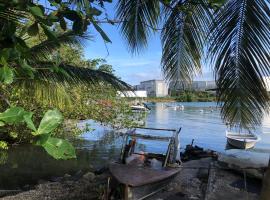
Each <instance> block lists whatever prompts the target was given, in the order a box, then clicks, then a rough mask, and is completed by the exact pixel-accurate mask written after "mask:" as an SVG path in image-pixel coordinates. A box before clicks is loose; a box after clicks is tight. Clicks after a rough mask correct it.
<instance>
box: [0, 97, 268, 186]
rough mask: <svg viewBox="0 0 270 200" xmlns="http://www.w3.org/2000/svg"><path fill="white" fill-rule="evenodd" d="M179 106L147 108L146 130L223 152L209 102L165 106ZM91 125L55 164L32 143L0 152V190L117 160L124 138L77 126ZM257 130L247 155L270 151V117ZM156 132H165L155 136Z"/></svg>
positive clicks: (144, 145) (145, 145) (157, 148)
mask: <svg viewBox="0 0 270 200" xmlns="http://www.w3.org/2000/svg"><path fill="white" fill-rule="evenodd" d="M170 104H171V105H180V104H182V105H184V107H185V108H184V110H174V109H173V108H172V107H167V106H166V105H168V103H166V104H165V103H156V104H149V107H151V111H150V113H148V115H147V118H146V122H145V124H146V127H153V128H174V129H178V128H179V127H182V130H181V133H180V143H181V148H182V150H183V148H184V147H185V145H187V144H190V143H191V141H192V139H194V144H195V145H198V146H201V147H204V148H209V149H213V150H216V151H224V150H225V148H226V138H225V130H226V126H225V124H224V123H223V122H222V120H221V118H220V110H219V108H217V107H216V103H214V102H196V103H195V102H189V103H170ZM85 123H90V124H91V126H92V128H94V129H95V130H94V131H91V132H86V133H85V134H83V135H82V137H81V138H80V139H78V140H76V141H74V142H73V143H74V145H75V146H76V148H77V159H76V160H75V159H73V160H68V161H57V160H54V159H52V158H51V157H50V156H48V155H47V154H46V152H44V150H43V149H41V148H39V147H33V146H31V145H26V146H17V147H12V148H10V149H9V150H8V152H1V151H0V172H1V173H0V190H1V189H17V188H22V187H24V188H25V189H28V188H29V186H27V187H26V186H25V185H31V184H36V183H37V182H38V181H39V180H40V179H45V180H55V178H56V177H58V176H63V175H64V174H66V173H69V174H75V173H77V174H78V173H83V172H86V171H87V170H89V169H90V168H91V167H92V166H94V167H95V168H100V167H102V166H104V164H106V163H108V162H110V161H112V160H115V159H117V158H118V156H119V152H120V149H121V147H122V142H123V138H122V137H121V136H119V135H118V134H115V133H114V131H112V130H111V129H109V128H107V127H104V126H100V125H99V124H96V123H93V121H91V120H88V121H84V122H81V123H80V124H79V126H83V125H84V124H85ZM256 132H257V133H258V134H259V135H260V137H261V141H259V142H258V143H257V144H256V147H255V148H254V149H252V151H264V152H270V117H269V116H266V117H265V119H264V121H263V124H262V126H261V127H258V128H257V130H256ZM159 134H162V135H164V134H166V133H165V132H160V133H159ZM138 142H139V143H140V145H139V149H138V150H143V151H150V150H151V151H154V152H160V153H165V151H166V147H167V145H166V144H164V143H161V142H156V143H149V142H147V141H143V140H141V141H138Z"/></svg>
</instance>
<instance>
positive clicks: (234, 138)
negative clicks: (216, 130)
mask: <svg viewBox="0 0 270 200" xmlns="http://www.w3.org/2000/svg"><path fill="white" fill-rule="evenodd" d="M226 137H227V141H228V143H229V144H230V145H231V146H234V147H236V148H239V149H250V148H253V147H254V146H255V144H256V143H257V142H258V141H259V140H260V138H259V137H258V136H257V135H255V134H253V133H250V132H249V133H243V134H241V133H240V132H233V131H226Z"/></svg>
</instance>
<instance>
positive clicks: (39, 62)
mask: <svg viewBox="0 0 270 200" xmlns="http://www.w3.org/2000/svg"><path fill="white" fill-rule="evenodd" d="M49 2H50V6H51V9H47V8H45V6H44V5H40V4H39V2H38V1H34V2H32V1H6V0H5V1H3V2H1V4H0V26H1V32H0V49H1V51H0V97H1V99H0V100H1V104H0V109H1V111H4V112H2V113H0V126H1V132H0V133H1V135H0V137H1V139H2V138H3V140H4V141H3V142H2V143H1V144H2V148H4V147H5V146H4V144H9V143H14V142H15V143H23V142H34V143H35V144H36V145H40V146H42V147H44V149H45V150H46V151H47V152H48V153H49V154H50V155H52V156H53V157H54V158H56V159H68V158H74V157H75V150H74V148H73V147H72V145H71V144H70V143H68V142H67V141H65V140H62V139H59V138H55V137H53V136H54V135H56V133H52V132H53V131H56V130H57V129H59V125H60V124H61V123H62V121H63V117H62V115H61V113H60V112H59V111H57V110H50V109H52V108H53V107H54V105H55V104H57V102H58V103H59V99H61V98H62V97H60V98H59V96H61V95H62V94H64V95H63V96H64V98H66V97H67V96H68V95H67V90H68V89H69V87H74V85H76V84H78V85H83V84H85V85H87V86H89V85H93V83H95V82H97V83H98V84H104V85H107V84H108V85H110V86H115V87H117V88H118V89H120V88H122V86H123V88H126V87H127V84H126V83H124V82H123V81H121V80H119V79H118V78H117V77H115V76H114V75H113V74H112V73H109V72H112V70H110V68H109V67H108V66H109V65H108V66H107V67H103V69H102V70H98V68H97V67H96V66H94V67H92V63H91V61H89V60H84V59H82V53H81V51H80V47H78V46H79V45H81V43H82V40H84V39H89V37H88V36H87V35H86V34H85V32H86V31H87V27H88V25H89V24H90V23H92V24H95V25H94V28H95V29H96V30H97V31H98V32H99V33H100V35H101V37H102V38H103V39H104V40H106V41H107V42H109V41H110V39H109V38H108V36H107V35H106V34H105V33H104V31H103V30H102V28H101V27H100V26H99V24H98V22H97V17H98V16H99V15H100V14H101V11H100V9H103V7H104V2H106V1H103V0H95V1H90V2H88V1H84V3H86V4H87V7H86V8H85V7H84V4H81V1H68V2H66V1H65V2H62V1H49ZM49 2H48V3H49ZM108 2H109V1H108ZM86 4H85V5H86ZM45 5H46V3H45ZM97 5H99V6H97ZM98 7H99V8H100V9H98ZM66 20H68V21H69V26H67V23H66ZM70 27H72V30H68V28H70ZM75 46H76V47H75ZM76 48H77V49H76ZM61 50H62V52H61ZM58 51H60V53H59V54H57V52H58ZM63 52H65V53H66V54H61V53H63ZM78 52H79V53H78ZM59 55H60V56H59ZM70 55H72V56H71V57H68V56H70ZM76 55H77V58H76V59H74V58H75V56H76ZM95 67H96V68H95ZM106 70H107V71H106ZM118 86H120V87H118ZM41 88H43V89H44V90H46V91H47V94H48V95H47V96H46V97H47V98H46V99H43V100H42V101H39V100H40V99H38V98H37V99H36V96H38V95H44V90H42V91H41ZM51 91H55V93H53V92H51ZM31 92H33V93H35V95H36V96H35V95H31V94H30V93H31ZM43 97H44V96H43ZM67 98H70V97H67ZM45 101H46V103H45ZM2 102H3V103H4V104H2ZM66 102H67V104H69V103H70V101H69V100H67V101H65V105H61V106H60V107H62V108H63V107H67V106H70V104H69V105H67V104H66ZM61 103H63V102H61ZM25 109H27V110H30V111H31V112H28V111H26V110H25ZM48 109H49V111H47V112H46V113H45V115H44V117H43V118H42V119H41V117H42V116H43V112H45V111H46V110H48ZM34 113H35V114H34ZM38 122H40V125H39V127H38V128H36V126H35V124H37V123H38ZM25 125H26V126H27V127H28V128H29V129H30V130H31V131H32V132H31V131H30V130H28V129H26V128H25ZM57 131H58V130H57ZM4 142H5V143H4Z"/></svg>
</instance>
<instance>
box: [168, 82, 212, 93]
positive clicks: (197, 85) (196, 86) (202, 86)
mask: <svg viewBox="0 0 270 200" xmlns="http://www.w3.org/2000/svg"><path fill="white" fill-rule="evenodd" d="M215 88H216V82H215V81H193V82H190V83H188V82H184V81H179V82H177V83H175V82H172V83H170V90H178V91H179V90H180V91H182V90H195V91H205V90H210V89H215Z"/></svg>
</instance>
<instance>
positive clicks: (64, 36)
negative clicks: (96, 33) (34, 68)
mask: <svg viewBox="0 0 270 200" xmlns="http://www.w3.org/2000/svg"><path fill="white" fill-rule="evenodd" d="M90 39H92V37H91V36H89V35H87V34H80V35H78V34H77V33H74V32H73V31H67V32H64V33H60V34H59V35H57V37H56V40H51V39H47V40H45V41H43V42H41V43H39V44H37V45H35V46H32V47H31V48H30V50H29V53H30V62H31V60H34V61H36V60H44V59H45V60H47V59H48V55H51V54H52V53H53V52H54V51H55V50H57V49H59V47H60V45H61V44H68V45H78V46H83V43H84V41H85V40H90Z"/></svg>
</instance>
